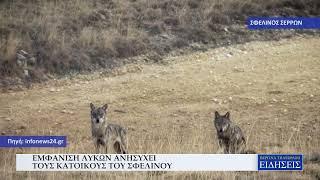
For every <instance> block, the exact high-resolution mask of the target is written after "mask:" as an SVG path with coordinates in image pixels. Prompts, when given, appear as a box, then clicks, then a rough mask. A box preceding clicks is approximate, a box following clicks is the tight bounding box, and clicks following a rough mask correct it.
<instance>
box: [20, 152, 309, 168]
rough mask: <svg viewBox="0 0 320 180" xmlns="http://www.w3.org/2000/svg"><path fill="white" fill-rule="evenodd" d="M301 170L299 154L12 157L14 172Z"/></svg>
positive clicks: (40, 155) (24, 155) (34, 155)
mask: <svg viewBox="0 0 320 180" xmlns="http://www.w3.org/2000/svg"><path fill="white" fill-rule="evenodd" d="M264 170H266V171H301V170H303V155H302V154H16V171H264Z"/></svg>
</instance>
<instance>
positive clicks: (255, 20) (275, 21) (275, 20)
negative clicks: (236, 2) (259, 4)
mask: <svg viewBox="0 0 320 180" xmlns="http://www.w3.org/2000/svg"><path fill="white" fill-rule="evenodd" d="M246 23H247V27H248V29H250V30H259V29H320V17H249V18H248V19H247V22H246Z"/></svg>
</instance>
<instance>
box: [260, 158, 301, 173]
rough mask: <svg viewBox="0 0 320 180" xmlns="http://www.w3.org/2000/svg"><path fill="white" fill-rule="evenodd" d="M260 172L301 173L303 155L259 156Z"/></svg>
mask: <svg viewBox="0 0 320 180" xmlns="http://www.w3.org/2000/svg"><path fill="white" fill-rule="evenodd" d="M258 170H259V171H301V170H303V155H302V154H258Z"/></svg>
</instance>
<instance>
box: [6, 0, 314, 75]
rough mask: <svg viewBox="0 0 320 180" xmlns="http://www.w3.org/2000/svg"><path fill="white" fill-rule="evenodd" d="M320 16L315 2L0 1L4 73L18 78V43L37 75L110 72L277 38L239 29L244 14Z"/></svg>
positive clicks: (265, 32)
mask: <svg viewBox="0 0 320 180" xmlns="http://www.w3.org/2000/svg"><path fill="white" fill-rule="evenodd" d="M319 13H320V1H318V0H305V1H303V0H270V1H264V0H247V1H234V0H223V1H212V0H181V1H176V0H163V1H157V0H131V1H128V0H119V1H115V0H93V1H85V0H69V1H62V0H56V1H49V0H43V1H9V0H5V1H2V2H1V3H0V22H1V23H0V33H1V35H2V37H1V38H2V39H10V38H11V40H9V41H8V43H6V44H4V43H3V42H2V44H1V53H2V54H1V55H2V56H1V76H16V75H17V73H14V72H16V71H18V70H15V69H16V67H15V65H14V63H9V62H11V61H10V60H14V59H15V51H16V48H17V47H18V46H19V47H21V48H23V49H25V50H27V51H28V52H29V53H31V54H34V55H35V56H36V58H37V63H36V65H35V67H34V68H35V69H34V71H35V72H39V73H51V74H62V75H63V74H68V73H70V72H74V71H87V70H90V71H91V70H94V69H96V68H100V67H103V68H106V67H107V68H110V67H114V66H116V65H117V63H118V62H119V60H115V58H116V59H119V58H128V57H131V56H137V55H140V54H144V53H149V54H150V53H151V54H153V53H158V54H159V55H166V54H167V53H168V52H170V51H172V50H175V49H177V48H183V47H186V46H188V45H189V44H190V43H194V42H197V43H204V44H226V43H229V42H230V41H231V42H234V43H238V42H245V41H249V40H257V39H262V40H266V39H273V38H279V37H281V33H280V35H279V32H270V31H264V32H252V31H248V30H243V29H241V28H239V27H241V26H243V25H244V23H245V20H246V18H247V17H248V16H319ZM226 29H228V31H226ZM11 33H12V34H15V35H14V37H9V34H11ZM17 37H19V38H17ZM4 46H5V47H4Z"/></svg>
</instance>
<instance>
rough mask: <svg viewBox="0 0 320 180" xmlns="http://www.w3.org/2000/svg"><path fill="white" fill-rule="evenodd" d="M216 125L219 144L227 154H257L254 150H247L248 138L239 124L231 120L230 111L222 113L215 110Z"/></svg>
mask: <svg viewBox="0 0 320 180" xmlns="http://www.w3.org/2000/svg"><path fill="white" fill-rule="evenodd" d="M214 126H215V128H216V130H217V136H218V141H219V146H220V147H221V148H223V150H224V153H225V154H255V152H254V151H252V150H246V139H245V137H244V134H243V132H242V130H241V129H240V127H239V126H237V125H235V124H234V123H233V122H232V121H231V120H230V113H229V112H227V113H226V114H225V115H222V116H221V115H220V114H219V113H218V112H217V111H216V112H215V119H214Z"/></svg>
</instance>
